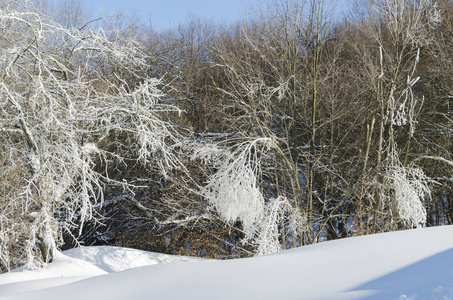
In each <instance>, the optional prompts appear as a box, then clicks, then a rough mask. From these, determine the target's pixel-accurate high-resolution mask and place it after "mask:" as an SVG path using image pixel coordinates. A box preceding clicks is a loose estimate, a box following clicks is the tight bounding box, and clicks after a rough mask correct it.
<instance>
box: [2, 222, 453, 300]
mask: <svg viewBox="0 0 453 300" xmlns="http://www.w3.org/2000/svg"><path fill="white" fill-rule="evenodd" d="M452 270H453V226H443V227H435V228H423V229H414V230H407V231H399V232H392V233H385V234H377V235H369V236H363V237H355V238H348V239H342V240H336V241H330V242H324V243H319V244H316V245H310V246H305V247H300V248H297V249H292V250H287V251H282V252H280V253H276V254H271V255H265V256H259V257H254V258H247V259H237V260H228V261H222V260H202V259H196V258H190V257H178V256H172V255H164V254H158V253H150V252H144V251H139V250H133V249H127V248H118V247H86V248H82V249H72V250H69V251H64V252H62V253H59V254H58V255H57V257H56V258H55V260H54V261H53V262H52V263H51V264H49V265H48V267H47V268H46V269H43V270H37V271H21V270H17V271H15V272H11V273H6V274H2V275H0V299H20V300H22V299H46V300H47V299H65V300H71V299H77V300H80V299H252V300H253V299H401V300H403V299H453V271H452Z"/></svg>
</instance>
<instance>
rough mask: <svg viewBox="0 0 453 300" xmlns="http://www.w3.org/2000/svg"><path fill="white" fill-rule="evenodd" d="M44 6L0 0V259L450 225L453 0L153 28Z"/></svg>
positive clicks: (208, 252) (397, 0) (282, 9)
mask: <svg viewBox="0 0 453 300" xmlns="http://www.w3.org/2000/svg"><path fill="white" fill-rule="evenodd" d="M53 9H54V10H52V8H51V7H50V8H49V6H46V5H45V3H44V4H43V3H40V4H39V5H38V4H37V3H36V2H33V3H32V2H28V1H22V2H21V1H14V2H11V3H8V2H5V4H3V7H2V11H1V23H0V24H1V29H0V30H1V31H2V40H1V41H0V48H1V51H2V56H1V66H2V67H1V68H2V70H1V72H2V73H1V76H2V82H1V94H2V99H1V100H0V108H1V110H0V125H1V128H2V129H1V131H0V138H1V140H2V142H1V143H0V153H1V156H0V182H1V186H0V226H1V230H0V237H1V242H0V263H1V264H0V266H1V267H2V269H3V270H6V269H9V268H11V267H14V266H16V265H18V264H23V263H27V262H28V264H29V266H32V265H36V264H37V263H38V264H39V262H45V261H49V260H50V259H51V257H52V253H53V252H52V251H54V250H55V249H57V248H63V249H65V248H69V247H73V246H75V245H77V244H80V243H81V244H84V245H99V244H108V245H119V246H127V247H134V248H140V249H145V250H151V251H159V252H165V253H171V254H189V255H196V256H202V257H219V258H234V257H245V256H249V255H255V254H265V253H270V252H274V251H278V250H280V249H287V248H292V247H297V246H300V245H306V244H310V243H316V242H319V241H323V240H329V239H337V238H344V237H349V236H356V235H363V234H372V233H378V232H385V231H393V230H399V229H407V228H414V227H421V226H438V225H447V224H452V216H453V215H452V213H453V210H452V209H453V208H452V205H453V203H452V201H453V157H452V154H453V144H452V134H453V114H452V106H453V60H452V57H453V2H452V1H450V0H438V1H435V0H376V1H374V0H369V1H357V3H356V4H355V5H354V6H353V8H352V9H351V11H350V12H349V13H348V14H347V15H345V17H343V18H341V19H340V18H339V17H338V16H335V17H334V9H335V8H334V7H333V6H332V4H331V3H327V2H325V1H323V0H310V1H297V0H290V1H278V0H276V1H271V2H269V3H266V5H265V6H263V8H261V9H257V10H256V11H255V12H254V14H253V15H250V16H249V17H248V18H247V19H245V20H243V21H241V22H238V23H236V24H231V25H225V24H217V23H214V22H210V21H205V20H201V19H192V20H190V21H188V22H187V23H185V24H182V25H180V26H179V27H177V28H175V29H173V30H169V31H166V32H161V33H157V32H155V31H153V30H152V28H148V27H146V26H139V25H137V23H134V22H132V21H130V20H127V19H124V18H113V19H106V20H99V21H98V22H97V23H96V22H93V23H89V22H87V21H86V20H83V16H84V10H83V7H82V6H81V5H76V4H75V3H72V5H69V6H68V5H66V6H61V7H60V8H59V9H58V8H57V9H55V8H53ZM63 12H64V13H63ZM19 30H20V31H21V32H22V33H23V34H21V35H20V36H18V35H17V34H16V33H17V32H18V31H19Z"/></svg>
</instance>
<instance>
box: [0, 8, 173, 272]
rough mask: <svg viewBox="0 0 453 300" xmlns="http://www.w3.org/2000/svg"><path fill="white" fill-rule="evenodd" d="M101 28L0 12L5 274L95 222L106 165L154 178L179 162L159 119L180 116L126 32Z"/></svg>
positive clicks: (38, 261) (33, 262)
mask: <svg viewBox="0 0 453 300" xmlns="http://www.w3.org/2000/svg"><path fill="white" fill-rule="evenodd" d="M107 27H108V26H105V28H107ZM110 28H111V29H110V30H109V31H104V30H102V29H96V30H95V29H93V28H92V27H90V26H89V24H86V25H85V26H82V27H81V28H74V27H70V26H65V27H64V26H62V25H61V24H60V23H57V22H54V21H52V18H51V17H50V16H46V15H45V14H44V13H43V12H42V11H39V10H38V9H37V8H35V7H34V5H33V2H31V1H23V2H12V3H9V4H6V5H4V6H3V7H2V8H1V9H0V32H1V35H2V40H1V41H0V46H1V49H2V51H1V54H0V66H1V68H0V139H1V145H0V153H1V154H0V157H1V158H2V163H3V165H0V170H1V172H2V173H4V174H8V173H11V174H16V176H17V178H16V180H14V181H13V178H11V181H10V182H11V184H10V186H9V187H8V189H7V190H6V191H5V194H2V195H0V196H1V198H0V237H2V238H1V239H0V249H1V252H0V261H1V263H2V265H3V266H4V268H6V269H8V268H9V267H10V266H11V265H13V264H17V262H18V261H19V262H28V263H27V266H28V267H36V266H40V265H42V264H43V263H46V262H48V261H50V260H51V259H52V257H53V254H54V252H55V250H56V249H57V247H58V245H59V243H60V242H61V236H62V231H64V230H67V231H68V232H69V231H70V229H71V228H74V227H79V229H80V231H81V228H82V227H83V224H84V223H85V222H86V221H87V220H89V219H92V218H94V217H95V216H96V205H97V204H98V203H102V201H103V188H104V187H105V185H106V184H109V183H112V180H111V178H110V177H109V165H110V164H114V163H119V164H136V163H141V164H148V165H151V166H156V169H157V171H158V172H160V173H161V174H162V177H163V178H165V177H166V176H167V171H168V170H169V169H171V168H172V167H174V166H175V165H177V164H178V159H177V157H176V156H175V154H174V153H173V152H172V149H173V148H174V146H175V145H176V144H177V143H178V134H177V133H176V132H175V131H174V130H173V129H172V128H173V127H172V126H171V124H169V123H168V121H163V119H162V118H161V116H163V115H164V114H167V113H173V112H177V113H179V112H180V111H179V110H178V109H177V108H176V107H173V106H171V105H168V104H162V103H161V102H160V99H161V98H162V97H163V96H164V94H163V93H162V92H161V86H162V83H161V80H159V79H153V78H147V77H146V76H145V75H143V74H146V70H147V68H148V64H147V62H148V59H149V57H148V56H147V55H146V54H145V53H144V52H143V51H142V50H141V48H140V46H139V44H138V43H137V42H136V40H135V38H134V36H133V33H130V32H128V29H127V28H116V27H115V26H110ZM18 32H20V34H18ZM99 166H103V168H99ZM17 174H19V175H17ZM115 184H117V185H120V186H123V188H128V183H127V182H116V183H115ZM12 251H14V253H15V256H14V257H13V256H12V254H11V253H12ZM18 253H20V255H19V256H18V255H17V254H18ZM13 260H14V261H13Z"/></svg>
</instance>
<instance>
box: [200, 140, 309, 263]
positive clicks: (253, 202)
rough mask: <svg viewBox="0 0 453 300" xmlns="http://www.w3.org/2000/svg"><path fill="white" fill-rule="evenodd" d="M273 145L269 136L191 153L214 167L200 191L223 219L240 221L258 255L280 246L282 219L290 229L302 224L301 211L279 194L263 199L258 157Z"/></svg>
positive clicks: (260, 163) (261, 156) (246, 238)
mask: <svg viewBox="0 0 453 300" xmlns="http://www.w3.org/2000/svg"><path fill="white" fill-rule="evenodd" d="M274 147H275V143H274V142H273V141H272V139H270V138H259V139H255V140H252V141H247V142H244V143H241V144H239V145H236V146H235V147H234V148H229V149H228V148H227V149H223V150H222V149H221V148H219V147H218V146H217V145H213V144H208V145H205V146H204V147H199V148H198V149H197V150H196V151H195V153H194V155H193V156H192V158H193V159H196V158H198V159H201V160H203V161H204V162H205V163H210V162H211V163H213V165H214V167H215V169H216V170H217V171H216V172H215V173H214V174H213V175H212V176H211V177H210V178H209V181H208V183H207V185H206V186H205V187H204V188H203V189H202V191H201V193H202V195H203V196H204V197H205V198H206V200H207V201H208V203H209V205H210V206H211V208H212V209H214V210H215V211H216V212H217V213H218V214H219V215H220V217H221V218H222V219H223V220H224V221H226V222H227V223H230V224H234V223H235V222H237V221H240V222H241V225H242V227H243V232H244V239H243V242H244V243H252V244H256V246H257V254H258V255H263V254H268V253H273V252H277V251H280V250H281V249H282V241H281V236H282V232H281V231H282V228H283V227H284V226H285V222H287V221H288V223H289V224H288V225H289V227H290V228H291V230H292V231H293V232H294V233H297V232H298V231H299V230H301V228H303V225H305V224H304V223H305V222H304V218H303V216H302V214H301V212H300V211H299V210H298V209H296V208H294V207H293V206H292V205H291V203H290V201H288V200H287V199H286V198H284V197H281V196H280V197H278V198H276V199H275V198H269V199H266V198H265V197H264V196H263V193H262V191H261V187H260V185H259V183H260V182H261V180H262V169H261V165H262V160H265V159H266V156H267V155H268V153H270V152H271V150H272V149H273V148H274Z"/></svg>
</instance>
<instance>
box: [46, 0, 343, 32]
mask: <svg viewBox="0 0 453 300" xmlns="http://www.w3.org/2000/svg"><path fill="white" fill-rule="evenodd" d="M51 1H54V2H58V1H71V0H51ZM76 1H77V0H76ZM80 1H82V3H84V6H85V8H86V9H87V10H89V11H90V12H91V16H90V17H92V18H96V17H98V16H99V15H100V14H101V11H102V12H103V14H104V16H108V15H114V14H116V13H118V12H122V13H125V14H126V15H129V16H132V15H135V16H137V17H139V18H140V20H141V21H142V22H144V23H146V24H149V22H151V24H152V25H153V27H154V29H156V30H158V31H163V30H166V29H169V28H175V27H177V25H179V24H180V23H184V22H185V21H187V19H188V18H189V16H193V17H201V18H204V19H209V20H216V21H219V22H223V23H231V22H234V21H237V20H239V19H241V17H245V16H247V15H248V14H249V13H250V12H251V10H252V8H256V9H257V8H259V7H260V6H261V5H263V3H267V1H266V0H80ZM331 1H332V3H336V13H338V14H341V13H340V12H341V11H343V10H345V7H346V4H347V3H349V1H350V0H331ZM328 2H329V1H328Z"/></svg>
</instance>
